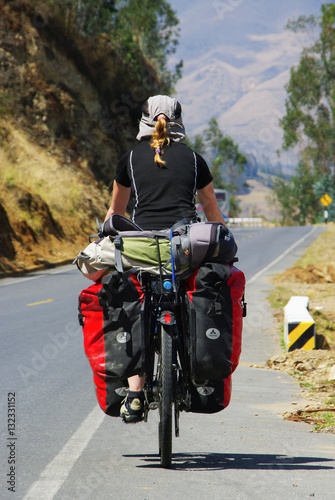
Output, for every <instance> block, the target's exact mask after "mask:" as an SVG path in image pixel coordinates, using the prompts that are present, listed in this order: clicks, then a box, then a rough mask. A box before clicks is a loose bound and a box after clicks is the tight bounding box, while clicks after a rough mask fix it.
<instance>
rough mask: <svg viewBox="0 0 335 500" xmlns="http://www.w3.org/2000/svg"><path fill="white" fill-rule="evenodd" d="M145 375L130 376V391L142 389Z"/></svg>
mask: <svg viewBox="0 0 335 500" xmlns="http://www.w3.org/2000/svg"><path fill="white" fill-rule="evenodd" d="M144 382H145V376H143V377H140V376H139V375H133V376H132V377H129V378H128V385H129V390H130V391H135V392H137V391H142V389H143V387H144Z"/></svg>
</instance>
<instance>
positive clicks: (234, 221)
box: [228, 217, 263, 227]
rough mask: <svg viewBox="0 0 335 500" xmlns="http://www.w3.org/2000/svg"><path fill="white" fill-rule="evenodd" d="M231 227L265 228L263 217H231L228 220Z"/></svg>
mask: <svg viewBox="0 0 335 500" xmlns="http://www.w3.org/2000/svg"><path fill="white" fill-rule="evenodd" d="M228 224H229V225H230V226H257V227H262V226H263V219H262V218H261V217H230V218H229V219H228Z"/></svg>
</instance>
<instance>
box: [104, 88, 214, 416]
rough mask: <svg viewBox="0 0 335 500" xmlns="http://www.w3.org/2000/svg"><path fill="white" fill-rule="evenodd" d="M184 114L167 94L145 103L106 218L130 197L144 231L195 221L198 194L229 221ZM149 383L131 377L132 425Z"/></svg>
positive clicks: (209, 210)
mask: <svg viewBox="0 0 335 500" xmlns="http://www.w3.org/2000/svg"><path fill="white" fill-rule="evenodd" d="M181 112H182V109H181V105H180V103H179V102H178V101H177V100H176V99H174V98H171V97H169V96H166V95H156V96H153V97H150V98H149V99H148V100H147V101H146V102H145V103H144V105H143V107H142V117H141V120H140V124H139V133H138V134H137V137H136V139H137V140H138V141H139V144H138V145H136V146H135V147H134V148H133V149H132V150H131V151H128V152H127V153H126V154H124V155H123V156H122V157H121V159H120V161H119V163H118V165H117V168H116V174H115V177H114V182H113V194H112V200H111V204H110V207H109V209H108V212H107V215H106V218H105V220H106V219H108V218H109V217H110V216H111V215H113V214H114V213H117V214H122V215H124V214H125V212H126V208H127V205H128V202H129V199H130V196H131V197H132V199H133V211H132V214H131V220H133V221H134V222H136V224H138V225H139V226H140V227H141V228H142V229H148V230H153V229H155V230H161V229H166V228H169V227H171V226H173V225H174V224H175V223H176V222H178V221H179V220H182V219H185V218H186V219H187V220H189V221H190V222H191V221H193V222H195V221H197V212H196V208H195V195H196V193H197V194H198V198H199V202H200V203H201V205H202V207H203V209H204V212H205V215H206V218H207V220H209V221H216V222H222V224H224V218H223V215H222V213H221V212H220V210H219V208H218V205H217V200H216V197H215V193H214V188H213V183H212V179H213V177H212V175H211V173H210V171H209V168H208V165H207V163H206V162H205V160H204V159H203V158H202V156H201V155H199V154H198V153H196V152H195V151H193V150H192V149H191V148H189V147H188V146H187V145H186V144H183V143H182V141H183V140H184V139H185V137H186V134H185V128H184V125H183V122H182V116H181ZM144 382H145V377H141V376H139V375H134V376H133V377H130V378H129V379H128V384H129V392H128V394H127V397H126V398H125V400H124V402H123V404H122V406H121V410H120V415H121V417H122V418H123V420H124V421H125V422H127V423H128V422H139V421H141V420H142V418H143V408H144V395H143V386H144Z"/></svg>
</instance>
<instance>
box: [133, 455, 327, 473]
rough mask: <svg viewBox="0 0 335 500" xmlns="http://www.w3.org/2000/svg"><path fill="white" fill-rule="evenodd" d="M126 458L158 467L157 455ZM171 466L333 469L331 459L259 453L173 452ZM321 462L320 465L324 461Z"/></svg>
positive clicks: (194, 467)
mask: <svg viewBox="0 0 335 500" xmlns="http://www.w3.org/2000/svg"><path fill="white" fill-rule="evenodd" d="M123 456H124V457H125V458H127V457H131V458H139V459H140V460H141V461H143V462H145V463H144V464H139V465H138V466H137V467H147V468H149V467H151V468H156V467H160V463H159V456H158V455H144V454H143V455H123ZM172 462H173V463H172V467H171V468H172V469H175V470H188V471H189V470H221V469H241V470H271V469H273V470H311V471H315V470H321V469H334V468H335V467H334V466H331V465H328V464H327V462H334V461H333V460H332V459H330V458H320V457H290V456H287V455H259V454H250V455H245V454H238V453H236V454H234V453H175V454H173V455H172ZM322 462H323V463H324V464H323V463H322Z"/></svg>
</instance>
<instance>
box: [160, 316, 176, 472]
mask: <svg viewBox="0 0 335 500" xmlns="http://www.w3.org/2000/svg"><path fill="white" fill-rule="evenodd" d="M160 358H161V359H160V381H159V386H160V397H159V417H160V421H159V450H160V457H161V466H162V467H164V468H165V469H169V468H170V467H171V458H172V403H173V373H172V336H171V333H170V330H169V328H168V327H166V326H165V325H161V356H160Z"/></svg>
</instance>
